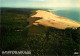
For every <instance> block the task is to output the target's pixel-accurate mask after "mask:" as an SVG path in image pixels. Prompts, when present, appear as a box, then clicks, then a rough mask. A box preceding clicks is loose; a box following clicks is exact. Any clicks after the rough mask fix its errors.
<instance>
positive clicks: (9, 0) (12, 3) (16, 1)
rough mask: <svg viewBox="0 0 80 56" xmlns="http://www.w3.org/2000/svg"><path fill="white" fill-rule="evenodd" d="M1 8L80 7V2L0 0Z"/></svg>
mask: <svg viewBox="0 0 80 56" xmlns="http://www.w3.org/2000/svg"><path fill="white" fill-rule="evenodd" d="M0 4H1V5H0V7H23V8H28V7H31V8H32V7H34V8H52V7H80V0H0Z"/></svg>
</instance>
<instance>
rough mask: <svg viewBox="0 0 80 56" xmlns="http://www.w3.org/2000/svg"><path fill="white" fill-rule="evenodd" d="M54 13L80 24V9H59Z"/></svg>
mask: <svg viewBox="0 0 80 56" xmlns="http://www.w3.org/2000/svg"><path fill="white" fill-rule="evenodd" d="M52 12H53V13H55V14H57V15H59V16H62V17H66V18H69V19H72V20H74V21H77V22H79V23H80V9H79V8H70V9H59V10H56V9H54V10H52Z"/></svg>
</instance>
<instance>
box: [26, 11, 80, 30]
mask: <svg viewBox="0 0 80 56" xmlns="http://www.w3.org/2000/svg"><path fill="white" fill-rule="evenodd" d="M35 12H36V14H33V15H31V17H29V18H28V19H27V21H28V22H29V25H28V26H27V27H31V26H33V25H35V26H38V25H43V26H45V27H54V28H58V29H66V28H73V29H74V28H78V27H80V23H78V22H75V21H73V20H71V19H68V18H65V17H61V16H58V15H56V14H54V13H52V12H50V11H44V10H37V11H35Z"/></svg>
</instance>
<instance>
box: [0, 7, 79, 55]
mask: <svg viewBox="0 0 80 56" xmlns="http://www.w3.org/2000/svg"><path fill="white" fill-rule="evenodd" d="M31 11H32V10H30V9H2V11H1V12H2V14H1V16H2V17H1V23H0V24H1V27H0V28H1V37H2V38H1V39H2V44H1V46H2V48H1V50H31V51H32V54H33V55H62V56H69V55H73V53H74V52H75V51H76V52H79V50H80V49H79V48H80V44H79V43H80V42H79V40H80V37H79V36H80V28H78V29H66V30H59V29H55V28H48V31H45V32H42V33H39V34H33V35H27V34H28V32H29V28H26V29H24V28H25V27H26V26H27V25H28V22H27V18H28V17H29V16H30V14H31ZM40 27H43V26H40ZM16 30H23V31H16Z"/></svg>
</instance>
